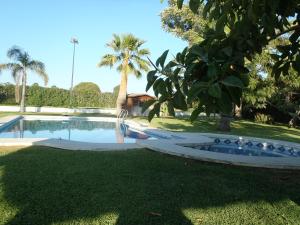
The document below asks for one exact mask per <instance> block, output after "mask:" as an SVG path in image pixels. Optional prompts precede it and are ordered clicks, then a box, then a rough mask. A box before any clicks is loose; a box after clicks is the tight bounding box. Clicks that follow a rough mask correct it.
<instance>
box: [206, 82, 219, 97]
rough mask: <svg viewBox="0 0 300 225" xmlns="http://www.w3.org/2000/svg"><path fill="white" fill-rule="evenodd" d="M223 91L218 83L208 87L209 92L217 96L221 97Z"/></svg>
mask: <svg viewBox="0 0 300 225" xmlns="http://www.w3.org/2000/svg"><path fill="white" fill-rule="evenodd" d="M221 92H222V91H221V88H220V85H219V84H218V83H214V84H213V85H211V86H209V88H208V94H209V95H210V96H212V97H215V98H221Z"/></svg>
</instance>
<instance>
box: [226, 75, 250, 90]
mask: <svg viewBox="0 0 300 225" xmlns="http://www.w3.org/2000/svg"><path fill="white" fill-rule="evenodd" d="M221 83H222V84H224V85H225V86H232V87H239V88H244V84H243V82H242V81H241V80H240V79H239V78H238V77H235V76H229V77H226V78H225V79H224V80H222V81H221Z"/></svg>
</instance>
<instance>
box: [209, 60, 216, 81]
mask: <svg viewBox="0 0 300 225" xmlns="http://www.w3.org/2000/svg"><path fill="white" fill-rule="evenodd" d="M207 76H208V77H209V79H211V80H213V79H215V78H216V76H217V67H216V65H214V64H210V65H209V66H208V67H207Z"/></svg>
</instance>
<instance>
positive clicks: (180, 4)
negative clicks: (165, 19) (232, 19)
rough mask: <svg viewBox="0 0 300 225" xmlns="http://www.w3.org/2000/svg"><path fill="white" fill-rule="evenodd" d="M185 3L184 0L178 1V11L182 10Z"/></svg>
mask: <svg viewBox="0 0 300 225" xmlns="http://www.w3.org/2000/svg"><path fill="white" fill-rule="evenodd" d="M183 2H184V0H177V7H178V9H182V5H183Z"/></svg>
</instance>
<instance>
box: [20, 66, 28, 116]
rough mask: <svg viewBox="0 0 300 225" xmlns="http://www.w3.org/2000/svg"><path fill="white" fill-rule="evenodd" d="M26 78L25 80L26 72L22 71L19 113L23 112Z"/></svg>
mask: <svg viewBox="0 0 300 225" xmlns="http://www.w3.org/2000/svg"><path fill="white" fill-rule="evenodd" d="M26 80H27V75H26V72H25V71H24V72H23V77H22V96H21V105H20V112H21V113H23V112H25V94H26Z"/></svg>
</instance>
